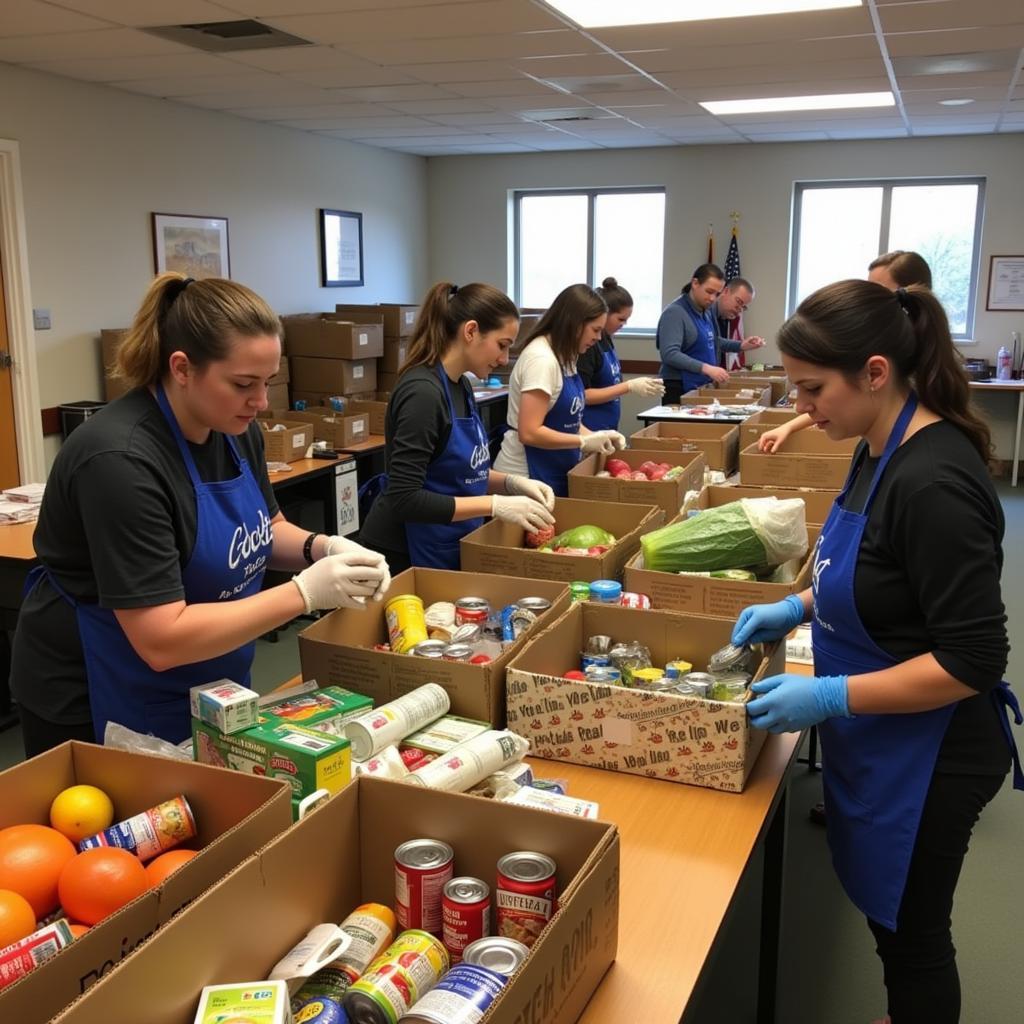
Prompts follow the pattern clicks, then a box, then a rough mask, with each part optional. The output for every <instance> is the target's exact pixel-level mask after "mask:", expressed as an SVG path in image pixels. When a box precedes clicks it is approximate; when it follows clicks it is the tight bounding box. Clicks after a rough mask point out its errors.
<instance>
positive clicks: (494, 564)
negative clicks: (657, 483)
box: [460, 460, 665, 582]
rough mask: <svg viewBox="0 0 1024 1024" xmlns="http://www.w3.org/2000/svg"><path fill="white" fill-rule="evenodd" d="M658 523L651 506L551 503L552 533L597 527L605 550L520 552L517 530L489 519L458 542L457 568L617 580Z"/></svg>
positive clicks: (571, 500) (659, 518)
mask: <svg viewBox="0 0 1024 1024" xmlns="http://www.w3.org/2000/svg"><path fill="white" fill-rule="evenodd" d="M641 461H642V460H641ZM664 521H665V513H664V512H663V511H662V510H661V509H660V508H658V507H657V506H654V505H622V504H619V503H617V502H607V501H584V500H583V499H580V498H555V531H556V533H562V532H563V531H565V530H570V529H572V528H573V527H576V526H586V525H591V526H600V527H601V529H603V530H607V531H608V532H609V533H611V534H612V535H614V537H615V544H614V545H613V546H612V548H611V550H609V551H606V552H605V553H604V554H603V555H599V556H590V555H556V554H554V553H553V552H550V551H535V550H534V549H532V548H527V547H524V543H525V541H524V538H525V536H526V531H525V530H524V529H523V528H522V527H521V526H515V525H513V524H512V523H505V522H502V521H501V520H500V519H492V520H491V521H490V522H488V523H484V525H483V526H481V527H480V528H479V529H478V530H474V531H473V532H472V533H470V534H468V535H467V536H465V537H463V538H462V541H461V543H460V549H461V563H462V568H463V570H464V571H466V572H486V573H498V574H500V575H503V576H505V575H507V576H529V577H533V578H534V579H543V580H564V581H566V582H572V581H573V580H587V581H590V580H604V579H618V577H619V575H620V574H621V573H622V569H623V566H625V564H626V562H627V561H629V559H630V558H631V557H632V556H633V555H634V554H635V553H636V551H637V550H638V549H639V547H640V537H641V535H642V534H645V533H649V532H650V531H651V530H655V529H657V528H658V527H659V526H661V524H662V523H663V522H664Z"/></svg>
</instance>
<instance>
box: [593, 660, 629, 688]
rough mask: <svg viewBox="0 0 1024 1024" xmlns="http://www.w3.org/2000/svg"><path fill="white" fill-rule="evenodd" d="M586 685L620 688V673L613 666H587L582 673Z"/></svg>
mask: <svg viewBox="0 0 1024 1024" xmlns="http://www.w3.org/2000/svg"><path fill="white" fill-rule="evenodd" d="M584 675H585V676H586V679H587V682H588V683H597V684H600V685H601V686H621V685H622V673H621V672H620V671H619V670H618V669H617V668H616V667H615V666H614V665H588V666H587V669H586V671H585V672H584Z"/></svg>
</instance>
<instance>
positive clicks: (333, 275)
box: [320, 210, 363, 288]
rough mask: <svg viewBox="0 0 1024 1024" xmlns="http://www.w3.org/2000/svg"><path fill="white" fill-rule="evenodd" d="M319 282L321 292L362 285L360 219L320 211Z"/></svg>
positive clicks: (349, 214) (346, 212) (345, 213)
mask: <svg viewBox="0 0 1024 1024" xmlns="http://www.w3.org/2000/svg"><path fill="white" fill-rule="evenodd" d="M320 280H321V284H322V286H323V287H324V288H358V287H361V286H362V284H363V215H362V214H361V213H352V212H351V211H350V210H321V211H320Z"/></svg>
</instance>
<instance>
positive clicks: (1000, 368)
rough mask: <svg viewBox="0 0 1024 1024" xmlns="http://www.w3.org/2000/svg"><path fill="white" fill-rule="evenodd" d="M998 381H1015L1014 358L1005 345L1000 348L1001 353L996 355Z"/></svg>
mask: <svg viewBox="0 0 1024 1024" xmlns="http://www.w3.org/2000/svg"><path fill="white" fill-rule="evenodd" d="M996 379H997V380H1012V379H1013V357H1012V356H1011V355H1010V350H1009V349H1008V348H1007V347H1006V346H1005V345H1002V346H1000V349H999V352H998V353H997V354H996Z"/></svg>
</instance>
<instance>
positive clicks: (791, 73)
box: [654, 56, 886, 95]
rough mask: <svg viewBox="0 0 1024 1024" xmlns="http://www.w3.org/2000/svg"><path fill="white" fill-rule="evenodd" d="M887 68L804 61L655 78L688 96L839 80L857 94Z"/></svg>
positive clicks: (876, 61)
mask: <svg viewBox="0 0 1024 1024" xmlns="http://www.w3.org/2000/svg"><path fill="white" fill-rule="evenodd" d="M885 74H886V72H885V65H884V64H883V63H882V58H881V56H878V57H874V58H871V59H862V60H837V61H824V62H823V61H802V62H800V63H799V64H789V63H788V62H783V63H779V64H759V65H752V66H749V67H748V66H744V67H733V66H725V67H721V68H701V69H700V70H696V71H664V72H659V73H658V74H656V75H655V76H654V77H655V78H656V79H657V81H659V82H660V83H661V84H662V85H664V86H665V87H666V88H669V89H674V90H676V91H678V92H683V93H686V94H687V95H689V94H692V93H694V92H703V91H704V90H705V89H706V88H707V87H708V86H711V85H762V84H765V85H767V84H769V83H776V82H777V83H786V82H810V83H815V84H816V87H817V88H819V89H820V88H821V86H822V85H823V84H825V83H828V88H830V89H831V88H832V85H831V83H832V82H833V81H837V80H843V79H845V80H847V81H848V82H850V83H851V85H853V84H855V85H856V88H855V89H854V91H862V90H863V89H864V85H863V80H864V79H866V78H869V79H870V78H875V79H880V78H883V77H885Z"/></svg>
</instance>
